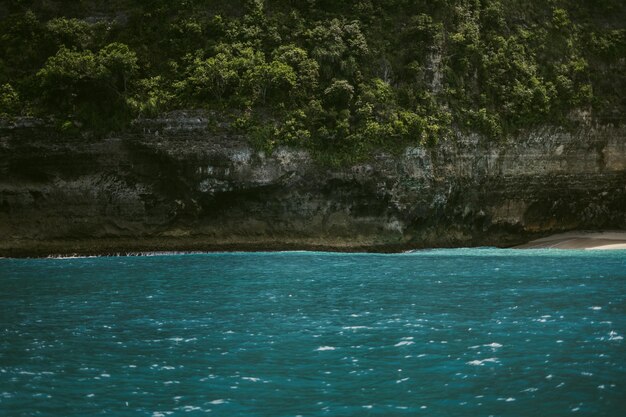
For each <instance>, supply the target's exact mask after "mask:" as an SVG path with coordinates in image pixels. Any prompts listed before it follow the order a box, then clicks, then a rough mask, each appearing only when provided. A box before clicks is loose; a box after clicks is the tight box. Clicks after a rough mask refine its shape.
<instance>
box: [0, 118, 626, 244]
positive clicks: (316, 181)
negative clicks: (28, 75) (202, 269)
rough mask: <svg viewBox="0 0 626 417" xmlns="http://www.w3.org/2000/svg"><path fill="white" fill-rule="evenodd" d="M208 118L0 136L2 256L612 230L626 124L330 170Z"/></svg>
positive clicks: (508, 239) (413, 151)
mask: <svg viewBox="0 0 626 417" xmlns="http://www.w3.org/2000/svg"><path fill="white" fill-rule="evenodd" d="M207 117H209V116H207V115H204V114H200V113H176V114H173V115H170V116H169V117H164V118H161V119H156V120H143V121H140V122H137V123H136V125H135V130H136V132H135V133H129V134H124V135H120V136H113V137H109V138H107V139H105V140H98V141H93V140H86V139H82V138H80V137H70V136H69V135H60V134H56V133H53V130H52V129H49V128H46V127H43V126H36V125H35V126H32V125H28V126H5V127H4V128H3V129H2V130H1V131H0V255H15V256H17V255H25V254H33V255H37V254H45V253H72V252H78V253H90V252H93V253H103V252H104V253H106V252H118V251H121V252H125V251H142V250H161V249H163V250H173V249H175V250H203V249H206V250H210V249H288V248H315V247H319V248H333V249H355V250H356V249H375V250H397V249H403V248H411V247H435V246H471V245H496V246H507V245H513V244H516V243H521V242H523V241H525V240H527V239H528V238H530V237H536V236H539V235H542V234H547V233H553V232H557V231H566V230H572V229H601V228H626V131H625V129H624V128H615V127H596V128H591V127H588V128H585V129H582V130H580V131H578V132H576V133H574V134H570V133H564V132H562V131H559V130H556V129H543V130H536V131H532V132H528V133H525V134H521V135H519V136H518V137H517V138H515V139H514V140H510V141H508V142H506V143H499V144H493V143H487V142H485V141H482V140H481V139H480V138H479V137H478V136H463V135H459V136H458V137H457V138H455V139H454V140H449V141H448V142H445V143H442V144H440V145H438V146H436V147H435V148H433V149H428V148H423V147H412V148H407V149H406V150H405V152H404V153H403V154H402V155H401V156H392V155H387V154H382V153H381V154H379V155H377V156H376V157H374V158H373V159H372V160H370V161H369V162H367V163H362V164H359V165H355V166H350V167H344V168H338V169H330V168H328V167H324V166H320V165H319V164H317V163H316V162H315V161H314V160H313V159H312V158H311V156H310V155H309V154H308V153H307V152H306V151H303V150H298V149H287V148H281V149H278V150H277V151H275V152H274V153H273V154H271V155H267V154H264V153H263V152H260V151H257V150H254V149H253V148H252V147H250V146H249V145H248V144H247V142H246V140H245V138H241V137H232V136H231V137H224V136H220V135H215V134H212V133H210V131H209V130H207V128H206V126H207V125H208V124H209V123H208V122H209V120H207Z"/></svg>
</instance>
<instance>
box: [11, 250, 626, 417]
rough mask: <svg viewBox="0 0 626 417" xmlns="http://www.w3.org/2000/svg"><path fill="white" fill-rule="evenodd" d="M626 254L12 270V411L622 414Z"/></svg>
mask: <svg viewBox="0 0 626 417" xmlns="http://www.w3.org/2000/svg"><path fill="white" fill-rule="evenodd" d="M625 334H626V251H558V250H527V251H515V250H501V249H500V250H499V249H455V250H430V251H420V252H415V253H404V254H396V255H388V254H385V255H383V254H337V253H320V252H285V253H214V254H195V255H169V256H146V257H101V258H74V259H22V260H16V259H0V416H96V415H111V416H153V417H157V416H168V415H171V416H183V415H184V416H194V415H205V414H208V415H213V416H229V417H230V416H272V417H273V416H419V415H424V416H485V417H486V416H551V417H555V416H576V415H580V416H625V415H626V344H625V342H624V335H625Z"/></svg>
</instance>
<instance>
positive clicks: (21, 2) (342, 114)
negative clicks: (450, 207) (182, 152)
mask: <svg viewBox="0 0 626 417" xmlns="http://www.w3.org/2000/svg"><path fill="white" fill-rule="evenodd" d="M8 3H10V4H9V5H4V6H0V13H1V16H2V21H1V23H0V114H2V115H3V116H5V117H7V116H8V117H13V116H19V115H38V116H42V115H54V116H55V119H56V120H58V121H59V122H60V123H61V124H63V125H64V126H67V125H68V124H69V125H72V126H74V125H75V126H86V127H90V128H93V127H107V128H122V127H123V126H124V125H126V124H127V123H128V121H130V120H131V119H132V118H134V117H138V116H152V115H156V114H158V113H161V112H164V111H168V110H173V109H194V108H203V109H210V110H213V111H214V114H219V115H221V116H220V117H223V118H225V119H227V120H230V122H231V123H230V124H229V125H230V126H231V127H232V128H233V129H238V130H240V131H244V132H246V133H247V134H248V136H249V137H251V138H252V139H253V140H254V141H255V142H256V143H257V144H259V145H260V146H264V147H266V148H272V147H274V146H275V145H277V144H281V143H284V144H291V145H297V146H306V147H309V148H311V149H317V150H331V151H333V152H334V153H336V154H340V155H341V154H344V155H360V154H364V153H366V152H367V151H368V150H370V149H373V148H377V147H387V148H394V147H397V145H405V144H407V143H418V142H419V143H434V142H436V141H438V140H440V139H441V138H445V137H446V135H447V134H448V132H449V131H450V129H451V128H457V129H463V130H468V131H475V132H479V133H482V134H484V135H485V136H488V137H491V138H493V139H494V140H497V139H499V138H502V137H505V136H506V135H507V134H510V133H511V132H515V131H516V130H518V129H521V128H526V127H531V126H536V125H540V124H545V123H550V124H565V123H568V121H571V120H576V119H580V117H581V115H585V117H591V118H592V120H595V121H599V122H601V123H606V122H611V123H617V122H619V120H620V118H621V117H622V115H623V110H624V107H625V103H624V94H623V93H624V91H626V82H625V73H626V71H625V62H624V61H625V59H626V30H625V22H626V13H625V11H626V6H625V4H626V3H625V2H624V1H623V0H546V1H536V0H414V1H411V0H384V1H374V0H358V1H342V0H265V1H263V0H246V1H243V0H181V1H170V0H137V1H131V0H111V1H104V0H102V1H97V0H92V1H88V0H82V1H69V0H68V1H53V0H49V1H46V2H40V1H36V0H15V1H12V2H8ZM333 152H331V153H333Z"/></svg>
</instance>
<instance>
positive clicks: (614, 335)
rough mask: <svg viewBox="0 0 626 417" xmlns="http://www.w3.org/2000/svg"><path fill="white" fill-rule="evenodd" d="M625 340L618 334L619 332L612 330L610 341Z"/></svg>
mask: <svg viewBox="0 0 626 417" xmlns="http://www.w3.org/2000/svg"><path fill="white" fill-rule="evenodd" d="M622 339H624V338H623V337H622V336H620V335H619V334H617V332H615V331H613V330H611V333H609V340H622Z"/></svg>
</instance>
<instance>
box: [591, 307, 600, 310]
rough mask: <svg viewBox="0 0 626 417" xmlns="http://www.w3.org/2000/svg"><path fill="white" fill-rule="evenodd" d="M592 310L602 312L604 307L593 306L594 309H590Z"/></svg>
mask: <svg viewBox="0 0 626 417" xmlns="http://www.w3.org/2000/svg"><path fill="white" fill-rule="evenodd" d="M589 309H590V310H602V307H600V306H593V307H589Z"/></svg>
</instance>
